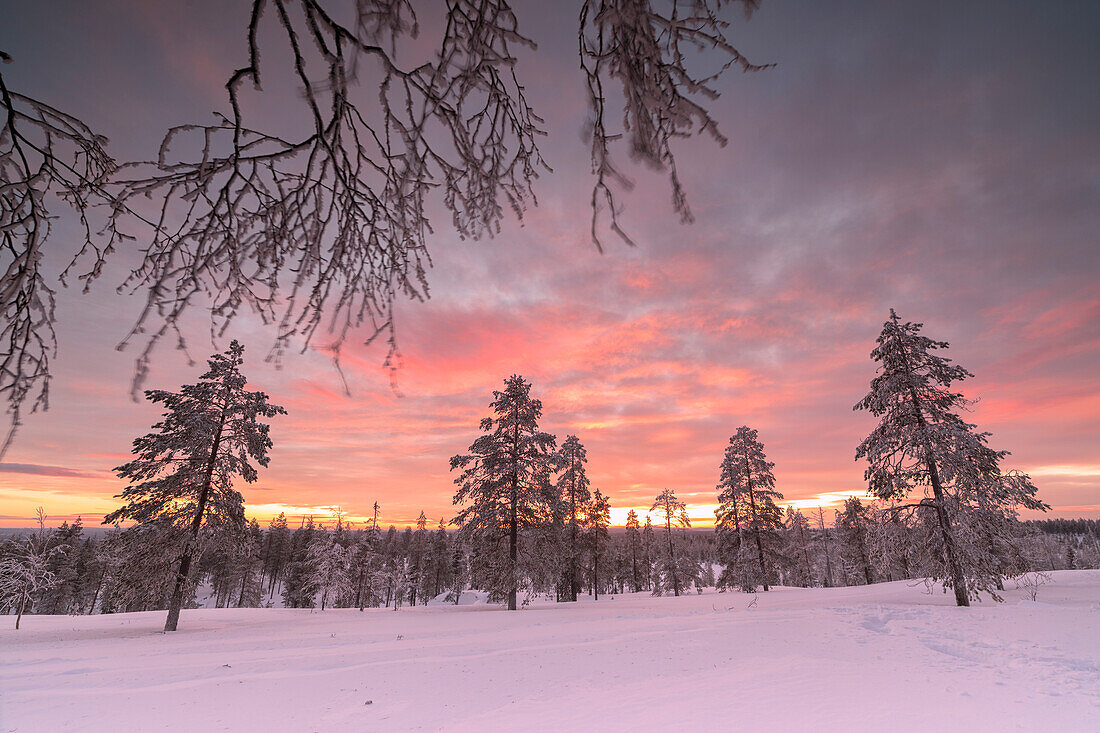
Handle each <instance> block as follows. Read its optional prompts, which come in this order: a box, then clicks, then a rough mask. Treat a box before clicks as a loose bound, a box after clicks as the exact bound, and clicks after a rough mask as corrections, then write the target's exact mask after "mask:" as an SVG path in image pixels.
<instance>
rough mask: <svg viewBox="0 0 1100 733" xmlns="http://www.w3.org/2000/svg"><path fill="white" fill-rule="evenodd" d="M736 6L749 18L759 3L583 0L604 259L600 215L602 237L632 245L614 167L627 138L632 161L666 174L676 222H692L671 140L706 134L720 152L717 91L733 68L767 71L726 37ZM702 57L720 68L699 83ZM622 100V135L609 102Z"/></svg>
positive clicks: (583, 48)
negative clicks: (696, 65) (714, 109)
mask: <svg viewBox="0 0 1100 733" xmlns="http://www.w3.org/2000/svg"><path fill="white" fill-rule="evenodd" d="M736 3H740V4H741V5H742V7H743V8H744V11H745V15H746V16H748V15H751V14H752V12H753V11H754V10H755V9H756V8H757V7H759V5H760V2H759V0H583V2H582V4H581V11H580V33H579V43H580V57H581V69H582V70H583V71H584V75H585V81H586V84H587V90H588V104H589V107H590V113H591V115H592V119H591V120H590V125H591V127H590V129H589V130H588V134H589V137H590V144H591V151H590V152H591V157H592V173H593V175H594V176H595V178H596V182H595V184H594V185H593V188H592V241H593V243H594V244H595V245H596V247H598V248H600V249H601V250H602V248H603V247H602V242H601V239H600V233H599V225H600V212H601V210H606V212H607V213H606V219H607V224H606V226H607V228H608V229H610V230H611V232H612V233H614V234H615V235H617V236H618V237H619V238H620V239H622V240H624V241H625V242H627V243H629V244H633V241H632V240H631V238H630V237H629V236H628V235H627V233H626V232H625V231H624V230H623V228H622V226H621V225H620V222H619V213H620V212H619V209H618V207H617V201H616V196H617V193H619V192H624V191H629V190H630V189H631V188H633V183H632V182H631V181H630V179H629V178H627V177H626V176H625V175H624V174H623V173H622V172H621V171H620V170H619V168H618V167H617V166H616V165H615V163H614V162H613V160H612V156H611V147H612V144H613V143H615V142H617V141H619V140H620V139H622V138H626V141H627V147H628V151H629V154H630V156H631V157H632V158H634V159H635V160H640V161H642V162H644V163H645V164H646V165H648V166H649V167H651V168H653V169H654V170H658V171H665V172H667V174H668V178H669V185H670V186H671V188H672V208H673V210H674V211H676V213H677V214H679V215H680V220H681V221H682V222H685V223H687V222H691V221H693V220H694V217H693V216H692V213H691V208H690V207H689V206H688V200H687V194H686V192H685V191H684V187H683V183H682V181H681V180H680V174H679V171H678V170H677V167H676V156H675V154H674V153H673V150H672V141H673V140H674V139H675V138H682V137H690V136H692V135H696V134H702V133H705V134H707V135H709V136H710V137H712V138H713V139H714V140H715V141H716V142H717V143H718V144H719V145H722V146H724V145H725V144H726V142H727V140H726V137H725V136H724V135H722V133H721V132H719V130H718V123H717V122H716V121H715V119H714V118H713V117H712V116H711V114H710V112H709V110H708V109H707V108H706V107H705V106H704V104H705V103H706V102H712V101H714V100H715V99H717V98H718V91H717V89H716V88H715V87H714V82H715V81H716V80H717V79H718V77H720V76H721V75H722V74H723V73H724V72H726V71H727V70H729V69H730V68H731V67H737V68H740V69H741V70H742V71H760V70H761V69H765V68H768V67H769V66H771V65H772V64H765V65H757V64H753V63H750V62H749V60H748V59H747V58H745V56H744V55H743V54H742V53H741V52H740V51H738V50H737V49H736V48H735V47H734V46H733V45H732V44H731V43H730V42H729V40H728V39H727V38H726V35H725V33H726V29H727V28H728V27H729V23H728V22H727V21H725V20H723V19H722V17H721V10H722V7H723V6H725V5H733V4H736ZM707 52H712V53H717V54H719V55H720V56H721V57H722V58H723V59H724V62H723V63H721V64H720V65H719V66H718V68H717V69H715V70H713V71H711V72H710V73H707V74H700V73H697V72H694V71H692V69H691V68H690V67H691V66H692V65H693V64H691V61H692V60H695V59H694V57H698V56H700V55H705V54H706V53H707ZM613 94H621V95H622V103H623V121H622V130H621V131H617V130H615V129H614V128H613V127H612V126H611V124H610V123H609V121H608V119H607V118H608V111H607V106H608V99H609V97H611V95H613Z"/></svg>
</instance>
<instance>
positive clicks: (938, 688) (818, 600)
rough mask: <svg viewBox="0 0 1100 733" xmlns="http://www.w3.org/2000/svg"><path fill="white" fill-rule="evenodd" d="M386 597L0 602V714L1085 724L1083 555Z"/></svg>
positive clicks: (1091, 718) (142, 718)
mask: <svg viewBox="0 0 1100 733" xmlns="http://www.w3.org/2000/svg"><path fill="white" fill-rule="evenodd" d="M1052 575H1053V580H1054V582H1053V583H1052V584H1049V585H1046V586H1044V587H1043V588H1042V589H1040V591H1039V596H1038V602H1034V601H1031V600H1029V599H1027V596H1026V594H1025V593H1024V591H1023V590H1014V589H1012V583H1011V582H1010V583H1009V591H1008V592H1007V594H1006V595H1007V600H1006V602H1005V603H1004V604H995V603H992V602H989V601H987V602H984V603H982V604H980V605H977V606H976V607H973V608H970V609H959V608H955V607H953V606H952V605H951V597H950V596H945V595H943V594H942V593H940V592H939V591H937V592H936V593H935V594H933V595H928V594H926V593H925V592H924V589H923V586H913V585H910V584H908V583H905V582H898V583H886V584H882V585H876V586H871V587H857V588H833V589H820V588H818V589H809V590H806V589H795V588H779V589H776V590H773V591H772V592H770V593H761V594H759V595H757V596H755V599H756V604H755V606H754V607H752V608H747V606H749V604H750V602H751V601H752V600H753V598H754V596H750V595H745V594H741V593H723V594H719V593H715V592H713V591H712V592H708V593H704V594H703V595H691V596H684V597H680V598H653V597H651V596H648V595H643V594H638V595H630V596H618V597H615V598H611V597H608V598H606V599H604V598H601V599H600V600H599V602H592V601H591V600H586V601H581V602H579V603H577V604H554V603H546V602H537V603H534V604H532V606H531V607H529V608H527V609H525V610H522V611H519V612H516V613H509V612H507V611H504V610H502V609H500V608H499V607H496V606H491V605H484V604H477V605H467V606H460V607H443V606H431V607H426V608H425V607H420V608H415V609H410V608H402V609H401V610H400V611H397V612H394V611H393V610H371V611H367V612H365V613H360V612H359V611H358V610H346V609H341V610H326V611H325V612H324V613H319V612H315V613H310V612H309V611H297V610H283V609H201V610H193V611H184V612H183V616H182V618H181V621H180V631H178V632H177V633H174V634H169V635H165V634H162V633H160V628H161V625H162V624H163V622H164V613H163V612H156V613H152V612H150V613H132V614H122V615H115V616H92V617H88V616H80V617H67V616H29V617H25V618H24V619H23V627H24V628H23V629H22V630H20V631H18V632H16V631H15V630H14V629H13V628H12V627H13V626H14V623H13V621H14V619H13V618H12V617H10V616H5V617H0V624H2V625H3V627H4V628H3V629H2V630H0V731H5V732H6V731H19V733H31V732H37V731H112V732H116V731H188V732H192V731H201V732H203V733H205V732H206V731H221V730H234V731H236V730H262V731H265V732H266V731H342V732H346V731H398V730H410V729H413V730H419V729H422V730H435V729H446V730H457V731H478V732H479V733H483V732H484V731H492V730H505V729H513V730H597V729H598V730H603V731H608V730H612V731H613V730H657V729H666V730H692V731H728V730H844V731H864V730H865V731H889V733H898V732H899V731H908V730H914V731H922V732H926V731H935V730H965V731H987V730H1002V729H1006V728H1009V729H1015V728H1022V729H1024V730H1033V731H1042V730H1057V731H1098V730H1100V571H1096V570H1078V571H1064V572H1058V573H1054V574H1052Z"/></svg>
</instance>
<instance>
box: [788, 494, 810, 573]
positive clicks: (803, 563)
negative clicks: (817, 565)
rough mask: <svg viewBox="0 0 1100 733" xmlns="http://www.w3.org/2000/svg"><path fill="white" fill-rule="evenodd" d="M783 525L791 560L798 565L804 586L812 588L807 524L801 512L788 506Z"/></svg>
mask: <svg viewBox="0 0 1100 733" xmlns="http://www.w3.org/2000/svg"><path fill="white" fill-rule="evenodd" d="M784 523H785V524H786V527H787V545H788V547H789V548H790V550H791V552H790V554H791V559H792V560H793V562H794V563H795V564H796V565H800V567H801V575H802V580H803V581H804V584H805V586H806V587H810V588H812V587H813V585H814V574H813V569H812V565H811V563H810V543H809V540H808V539H807V537H808V535H809V534H810V532H809V522H808V521H807V520H806V517H805V515H803V514H802V512H800V511H798V510H797V509H795V508H794V507H793V506H788V507H787V514H786V518H785V522H784Z"/></svg>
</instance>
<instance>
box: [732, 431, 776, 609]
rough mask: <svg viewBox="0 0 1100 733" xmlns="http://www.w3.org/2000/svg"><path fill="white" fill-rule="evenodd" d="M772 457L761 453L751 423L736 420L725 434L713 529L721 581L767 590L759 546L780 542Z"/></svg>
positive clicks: (763, 551)
mask: <svg viewBox="0 0 1100 733" xmlns="http://www.w3.org/2000/svg"><path fill="white" fill-rule="evenodd" d="M774 466H775V464H774V463H771V462H770V461H768V459H767V456H765V455H764V445H763V444H762V443H761V442H760V441H759V440H758V439H757V433H756V431H755V430H753V429H752V428H749V427H746V426H741V427H739V428H737V432H736V433H734V434H733V435H732V436H731V437H730V442H729V445H727V446H726V453H725V456H724V457H723V459H722V466H721V478H720V480H719V483H718V486H719V489H720V491H719V494H718V509H717V510H716V511H715V514H716V516H717V522H716V524H715V529H716V531H717V532H718V534H719V548H720V551H721V552H722V553H723V558H722V562H723V564H724V565H725V566H726V570H725V571H724V572H723V573H722V580H721V581H720V582H721V583H722V584H723V585H734V584H736V585H739V586H741V588H742V589H743V590H746V591H754V590H756V586H758V585H759V586H763V588H764V590H765V591H766V590H768V568H767V563H766V562H765V559H764V555H765V548H767V549H768V550H769V552H774V551H775V549H776V547H777V545H778V544H779V542H780V538H779V534H778V530H779V529H780V528H781V527H782V526H783V519H782V513H781V512H780V510H779V507H778V506H776V504H775V500H776V499H782V498H783V495H782V494H780V493H779V492H778V491H776V490H775V477H774V476H773V475H772V468H773V467H774Z"/></svg>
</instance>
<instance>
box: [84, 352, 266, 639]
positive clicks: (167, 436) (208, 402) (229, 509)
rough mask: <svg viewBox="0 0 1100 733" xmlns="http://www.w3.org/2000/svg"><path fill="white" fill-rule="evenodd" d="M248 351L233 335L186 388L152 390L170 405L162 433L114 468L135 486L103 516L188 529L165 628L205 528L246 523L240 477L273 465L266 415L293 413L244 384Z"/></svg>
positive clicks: (169, 627) (140, 442)
mask: <svg viewBox="0 0 1100 733" xmlns="http://www.w3.org/2000/svg"><path fill="white" fill-rule="evenodd" d="M243 355H244V347H243V346H241V345H240V344H239V343H238V342H237V341H233V342H232V343H231V344H230V345H229V349H227V350H226V351H225V353H222V354H215V355H214V356H212V357H210V360H209V365H210V368H209V369H208V370H207V371H206V373H205V374H203V375H202V376H201V377H200V378H199V381H198V382H197V383H196V384H187V385H184V386H183V387H181V388H180V391H179V392H166V391H163V390H146V392H145V397H146V399H148V400H150V401H151V402H153V403H154V404H162V405H164V409H165V412H164V418H163V419H162V420H161V421H160V422H159V423H157V424H156V425H154V426H153V427H154V429H155V432H152V433H148V434H147V435H144V436H142V437H140V438H138V439H137V440H135V441H134V454H135V455H136V456H137V458H135V459H134V460H132V461H130V462H129V463H126V464H123V465H122V466H119V467H118V468H116V469H115V472H116V473H118V475H119V477H120V478H122V479H124V480H126V481H129V482H130V485H129V486H127V487H126V488H125V489H124V490H123V491H122V493H121V494H119V495H118V498H121V499H122V500H123V501H124V502H125V503H124V504H123V506H122V507H120V508H119V509H117V510H115V511H113V512H111V513H110V514H108V515H107V516H106V517H105V518H104V520H103V521H104V523H107V524H109V523H114V522H120V521H125V520H132V521H134V522H137V523H138V524H145V523H151V522H156V523H170V524H173V525H175V526H180V527H186V528H187V530H188V532H187V538H186V540H185V541H184V544H183V546H182V547H181V548H179V568H178V570H177V572H176V581H175V588H174V590H173V592H172V596H171V598H170V600H169V604H168V618H167V620H166V621H165V624H164V630H165V631H175V630H176V625H177V624H178V623H179V615H180V608H181V606H182V604H183V587H184V584H185V583H186V582H187V576H188V573H189V572H190V569H191V561H192V558H193V557H194V555H195V552H196V550H197V545H198V541H199V533H200V531H202V529H203V528H204V527H205V528H209V529H211V530H213V529H216V528H218V527H221V526H231V527H236V528H240V527H242V526H243V525H244V499H243V497H242V496H241V494H240V492H238V491H236V490H235V489H234V488H233V478H234V476H240V477H241V478H243V479H244V480H245V481H247V482H249V483H251V482H253V481H255V480H256V478H257V473H256V468H255V467H254V466H253V465H252V463H251V461H253V460H254V461H255V462H256V463H258V464H259V465H261V466H266V465H267V464H268V461H269V458H268V450H269V449H270V448H271V445H272V444H271V438H270V437H269V436H268V425H267V424H266V423H263V422H261V420H262V419H264V418H272V417H274V416H276V415H281V414H286V411H285V410H284V409H283V408H281V407H279V406H277V405H272V404H271V403H270V402H268V400H267V395H266V394H264V393H263V392H249V391H247V390H246V389H245V386H246V384H247V380H246V379H245V377H244V375H243V374H241V369H240V367H241V364H242V363H244V359H243Z"/></svg>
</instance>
